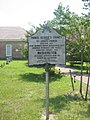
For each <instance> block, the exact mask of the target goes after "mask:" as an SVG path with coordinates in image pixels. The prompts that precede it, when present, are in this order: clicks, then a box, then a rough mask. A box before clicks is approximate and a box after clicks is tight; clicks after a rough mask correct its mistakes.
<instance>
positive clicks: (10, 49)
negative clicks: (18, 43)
mask: <svg viewBox="0 0 90 120" xmlns="http://www.w3.org/2000/svg"><path fill="white" fill-rule="evenodd" d="M9 56H12V45H11V44H6V57H9Z"/></svg>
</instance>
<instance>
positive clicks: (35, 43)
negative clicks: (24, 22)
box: [28, 30, 65, 65]
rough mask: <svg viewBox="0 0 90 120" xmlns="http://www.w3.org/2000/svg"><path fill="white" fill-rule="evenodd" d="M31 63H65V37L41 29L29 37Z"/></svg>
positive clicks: (52, 31)
mask: <svg viewBox="0 0 90 120" xmlns="http://www.w3.org/2000/svg"><path fill="white" fill-rule="evenodd" d="M28 42H29V65H42V64H46V63H48V64H54V65H55V64H65V37H64V36H60V35H59V34H58V33H57V32H56V31H54V30H51V32H47V31H46V32H45V30H44V33H43V32H42V31H41V30H40V31H39V32H38V33H36V34H35V35H34V36H32V37H30V38H29V39H28Z"/></svg>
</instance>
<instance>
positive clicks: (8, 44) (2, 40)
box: [0, 27, 26, 59]
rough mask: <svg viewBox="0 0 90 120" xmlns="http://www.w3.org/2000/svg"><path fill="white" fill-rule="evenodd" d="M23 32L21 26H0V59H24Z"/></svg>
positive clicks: (24, 32)
mask: <svg viewBox="0 0 90 120" xmlns="http://www.w3.org/2000/svg"><path fill="white" fill-rule="evenodd" d="M25 34H26V31H25V30H24V29H23V28H21V27H0V59H6V58H8V57H11V58H12V59H24V56H23V55H22V54H21V50H22V49H24V47H25Z"/></svg>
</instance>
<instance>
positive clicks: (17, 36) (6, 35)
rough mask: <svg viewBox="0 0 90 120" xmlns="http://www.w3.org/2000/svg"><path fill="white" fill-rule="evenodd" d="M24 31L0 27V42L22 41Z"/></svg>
mask: <svg viewBox="0 0 90 120" xmlns="http://www.w3.org/2000/svg"><path fill="white" fill-rule="evenodd" d="M25 34H26V31H25V30H24V29H23V28H21V27H0V41H1V40H2V41H4V40H5V41H13V40H17V41H18V40H22V39H23V38H25Z"/></svg>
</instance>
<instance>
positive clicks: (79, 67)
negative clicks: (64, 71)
mask: <svg viewBox="0 0 90 120" xmlns="http://www.w3.org/2000/svg"><path fill="white" fill-rule="evenodd" d="M67 67H68V68H72V69H76V70H79V71H80V70H81V66H80V65H74V66H70V65H67ZM83 71H87V67H86V66H83ZM85 73H86V72H85Z"/></svg>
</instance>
